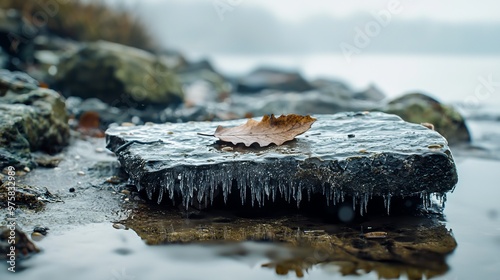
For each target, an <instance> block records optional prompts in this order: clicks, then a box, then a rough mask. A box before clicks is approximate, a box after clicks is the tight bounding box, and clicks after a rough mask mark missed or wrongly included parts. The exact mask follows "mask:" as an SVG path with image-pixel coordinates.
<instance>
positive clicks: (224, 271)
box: [0, 121, 500, 280]
mask: <svg viewBox="0 0 500 280" xmlns="http://www.w3.org/2000/svg"><path fill="white" fill-rule="evenodd" d="M470 124H471V125H470V128H471V129H472V134H473V144H474V145H476V146H478V147H482V148H485V150H483V153H482V154H477V153H475V152H471V151H470V150H459V149H454V148H453V147H452V151H453V152H454V154H455V160H456V163H457V168H458V174H459V182H458V185H457V186H456V188H455V190H454V192H453V193H449V194H448V201H447V203H446V208H445V209H444V219H445V222H444V226H445V227H446V229H448V230H451V231H452V234H453V237H454V239H455V240H456V242H457V244H458V246H457V247H456V249H455V250H454V252H453V253H451V254H450V255H449V256H448V257H447V258H446V264H445V266H439V265H438V268H437V270H435V271H434V274H436V271H438V272H437V274H440V273H441V275H440V276H435V277H433V279H498V275H499V274H500V254H498V252H500V203H498V198H499V197H500V188H498V183H497V180H498V175H497V172H498V170H500V161H499V160H492V159H490V158H493V159H495V158H496V159H498V155H497V153H496V151H499V150H500V149H498V146H499V145H498V141H495V139H497V137H496V136H497V135H498V131H499V130H498V129H497V127H498V123H491V122H489V121H487V122H476V123H470ZM103 146H104V143H103V142H102V141H100V142H95V143H92V142H77V143H75V144H73V145H72V148H71V149H69V151H66V152H65V154H64V157H65V159H66V160H65V161H64V162H62V163H61V164H60V166H59V168H58V169H48V170H47V169H46V170H45V171H43V172H41V171H42V170H41V169H40V170H35V171H33V172H32V173H31V174H30V176H31V179H30V177H29V176H28V177H27V178H26V179H25V181H26V182H25V183H32V184H34V183H35V182H39V183H40V182H42V181H43V183H41V184H42V185H45V186H47V187H48V188H49V190H50V191H51V192H52V193H55V194H57V195H59V196H60V197H61V198H62V199H63V200H64V201H65V203H50V204H48V206H47V209H46V210H45V211H41V212H37V213H27V214H26V215H21V219H20V220H19V221H20V222H21V224H23V228H24V229H25V230H26V231H27V233H30V231H29V230H30V229H31V228H33V225H35V224H37V223H41V224H42V225H47V226H49V227H50V228H51V230H50V231H49V234H48V235H47V237H46V238H44V239H42V240H41V241H37V242H36V244H37V246H38V247H39V248H41V249H42V252H41V253H40V254H37V255H34V256H33V257H31V258H30V259H28V260H26V261H24V262H21V263H18V267H17V271H18V272H16V273H10V272H8V271H7V265H6V264H5V263H3V264H0V279H23V280H24V279H55V280H59V279H60V280H62V279H68V278H71V279H76V280H79V279H82V280H83V279H85V280H87V279H105V280H132V279H137V280H138V279H235V278H238V279H284V278H287V279H296V278H298V277H303V278H308V279H379V277H381V276H391V275H392V276H397V273H400V272H403V274H402V275H401V278H403V279H405V278H411V279H418V277H420V276H422V275H427V276H431V275H434V274H433V272H432V271H431V270H427V271H426V270H425V269H424V268H422V267H420V268H417V267H413V268H412V266H404V265H402V264H397V263H388V262H366V263H365V264H363V265H364V266H360V265H359V264H360V263H362V262H358V266H357V267H356V266H353V265H352V263H350V262H348V261H342V262H339V261H337V262H323V261H322V260H324V259H325V256H324V255H322V253H321V251H318V250H311V249H308V248H305V247H300V246H289V245H287V244H285V243H283V242H281V243H272V242H252V241H246V242H232V243H213V242H212V243H210V244H188V245H186V244H184V245H182V244H170V245H147V243H150V244H153V243H155V242H154V240H151V239H150V236H148V234H147V232H148V231H149V232H153V233H154V232H155V231H158V234H157V235H165V234H166V233H168V232H162V230H165V228H166V229H167V231H168V228H169V227H172V225H171V224H165V220H162V219H156V220H155V217H154V215H153V214H156V215H161V214H162V213H164V212H162V211H163V210H157V209H160V208H159V207H158V206H155V207H152V208H151V209H152V212H151V213H150V212H147V211H146V212H142V213H143V214H144V213H145V215H146V216H140V215H138V213H140V212H134V211H136V210H137V209H131V207H132V208H133V207H134V206H133V205H135V204H134V203H135V202H131V203H129V204H128V205H129V206H123V205H127V203H125V202H124V200H123V196H120V194H119V193H115V192H113V188H111V189H106V188H98V187H97V185H99V182H100V181H102V180H103V178H105V177H107V176H109V175H110V174H113V172H115V171H114V170H113V166H114V165H113V164H111V163H112V162H113V161H114V159H113V158H112V157H110V156H109V155H107V154H106V153H95V152H90V151H93V149H94V148H95V147H103ZM488 153H489V154H490V155H489V156H485V154H488ZM478 155H479V156H478ZM95 159H98V160H99V161H100V162H104V163H106V164H105V165H102V164H101V169H102V167H103V166H107V167H109V170H104V171H100V172H98V173H96V174H92V175H91V176H79V175H77V171H79V170H86V169H85V168H86V167H88V166H89V164H88V162H89V161H92V160H95ZM86 172H87V173H88V174H89V175H90V174H91V171H90V170H89V169H87V170H86ZM30 180H31V181H30ZM72 184H74V185H75V186H76V192H75V193H69V192H68V188H69V186H73V185H72ZM112 193H115V194H112ZM82 199H86V200H85V203H83V202H82ZM139 204H142V205H148V204H145V203H143V202H139ZM160 207H161V206H160ZM155 209H156V210H155ZM127 217H128V218H127ZM130 217H135V218H136V220H137V219H139V220H141V219H142V220H147V221H149V220H148V219H151V221H152V222H151V226H150V227H148V226H146V227H141V226H137V225H136V224H134V223H133V222H130ZM401 219H404V220H401ZM412 219H413V218H409V217H405V216H397V215H396V213H394V212H391V216H390V217H385V218H383V221H382V222H381V223H382V224H389V223H392V224H395V225H396V227H395V232H398V231H400V229H401V228H403V227H404V226H403V224H405V223H410V222H411V221H410V220H412ZM424 219H428V220H431V221H432V220H437V222H438V223H441V222H440V221H439V217H434V218H432V217H431V218H424ZM222 220H223V219H222ZM115 221H121V222H122V223H124V224H125V225H127V226H129V227H130V229H128V230H117V229H115V228H113V226H112V223H113V222H115ZM176 222H177V223H178V224H176V225H175V227H176V228H177V229H188V230H189V229H190V228H192V229H198V230H203V228H202V226H201V225H200V224H199V222H197V221H196V220H193V219H185V218H183V219H179V218H177V220H176ZM226 222H227V221H226ZM230 222H231V221H230ZM139 225H140V224H139ZM146 225H147V224H146ZM307 227H309V228H310V229H317V228H321V229H327V231H329V228H332V227H336V226H335V225H332V224H328V223H323V224H318V223H316V222H313V221H312V220H308V221H306V224H305V226H304V225H301V226H299V228H297V229H296V230H294V231H291V232H290V233H289V236H292V237H293V235H294V234H297V235H298V234H301V233H304V232H305V231H306V229H307ZM415 229H417V228H415ZM337 230H338V227H337ZM341 230H342V229H341ZM355 230H357V229H355ZM330 231H332V230H330ZM351 231H352V228H351ZM145 232H146V233H145ZM177 232H178V233H179V232H182V230H180V231H179V230H178V231H177ZM311 232H313V233H312V234H313V235H315V233H314V231H311ZM415 232H417V230H416V231H415ZM247 234H250V235H258V234H265V233H264V232H247ZM153 235H154V234H153ZM170 236H172V235H170ZM304 236H305V237H307V234H304ZM292 239H293V238H292ZM292 239H291V240H292ZM180 240H181V239H180V238H177V239H176V240H174V241H176V242H179V241H180ZM160 241H161V240H160ZM157 243H161V242H157ZM304 259H305V260H311V259H313V261H309V262H306V261H304ZM360 267H365V269H364V270H363V269H360ZM405 271H406V272H408V273H410V274H411V275H413V276H415V275H416V277H408V276H407V275H406V276H405V275H404V273H405ZM439 271H441V272H439ZM395 272H396V274H395ZM352 273H355V274H358V275H357V276H354V275H346V276H344V274H352ZM282 274H287V276H283V275H282ZM425 277H426V276H424V278H425Z"/></svg>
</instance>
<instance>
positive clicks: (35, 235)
mask: <svg viewBox="0 0 500 280" xmlns="http://www.w3.org/2000/svg"><path fill="white" fill-rule="evenodd" d="M44 237H45V236H44V235H43V234H41V233H39V232H36V231H34V232H32V233H31V239H32V240H34V241H41V240H42V239H43V238H44Z"/></svg>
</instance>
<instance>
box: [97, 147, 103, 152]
mask: <svg viewBox="0 0 500 280" xmlns="http://www.w3.org/2000/svg"><path fill="white" fill-rule="evenodd" d="M95 152H96V153H104V148H101V147H99V148H95Z"/></svg>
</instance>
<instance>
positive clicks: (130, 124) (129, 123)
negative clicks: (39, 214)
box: [121, 122, 135, 127]
mask: <svg viewBox="0 0 500 280" xmlns="http://www.w3.org/2000/svg"><path fill="white" fill-rule="evenodd" d="M121 126H125V127H130V126H135V124H133V123H131V122H122V124H121Z"/></svg>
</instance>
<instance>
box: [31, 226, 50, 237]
mask: <svg viewBox="0 0 500 280" xmlns="http://www.w3.org/2000/svg"><path fill="white" fill-rule="evenodd" d="M48 230H49V228H48V227H41V226H36V227H35V228H33V232H37V233H40V234H42V235H47V233H48Z"/></svg>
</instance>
